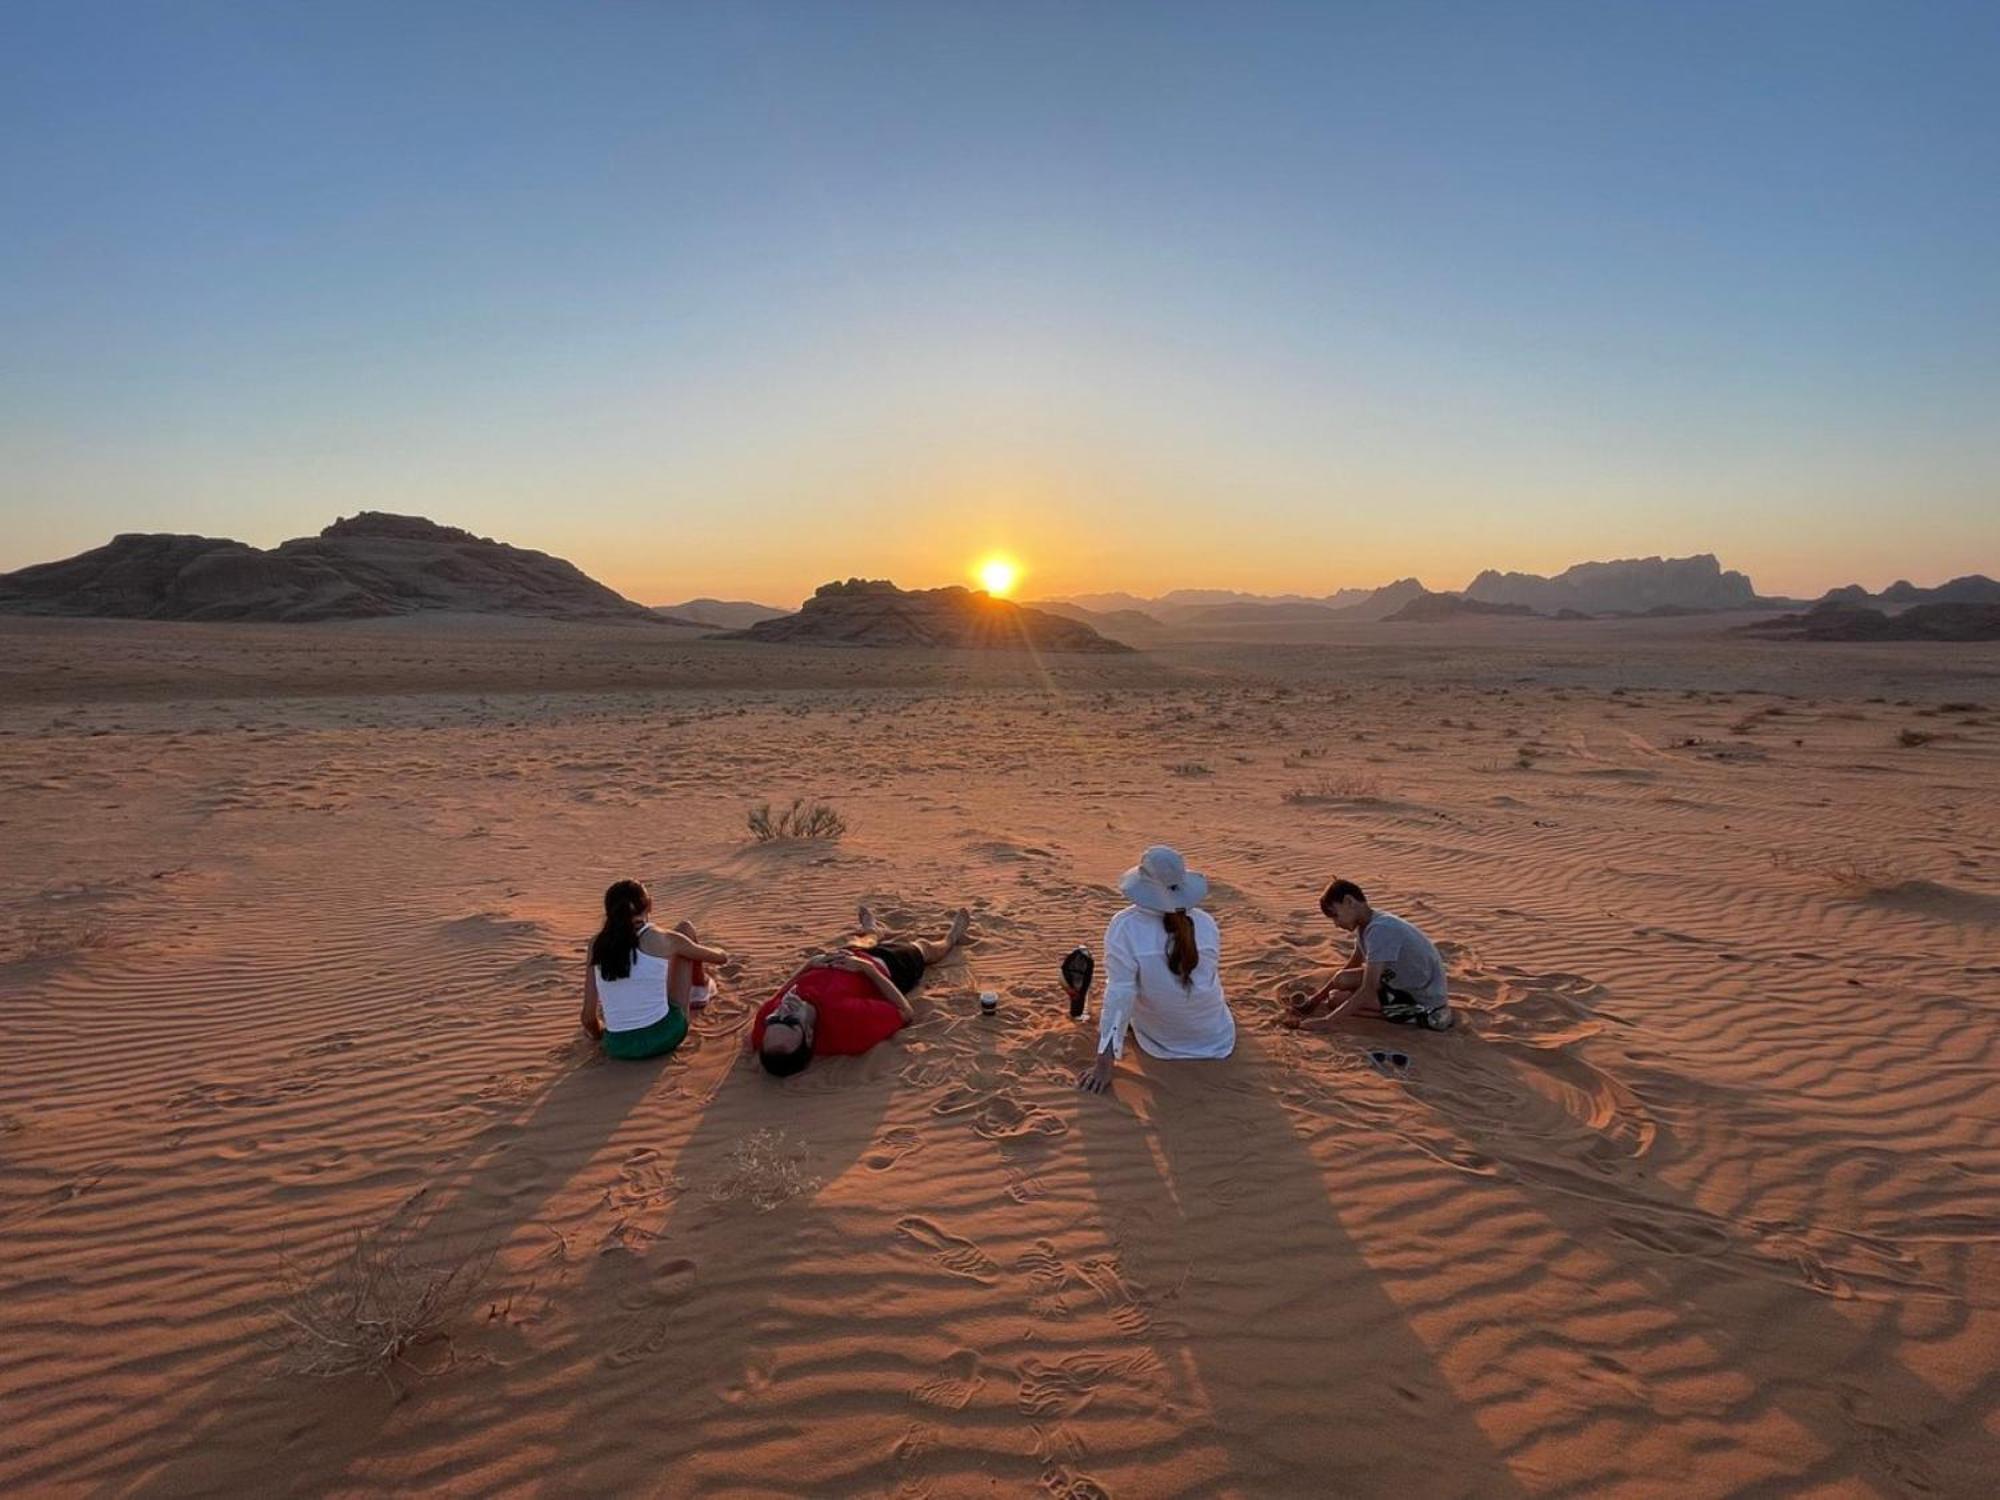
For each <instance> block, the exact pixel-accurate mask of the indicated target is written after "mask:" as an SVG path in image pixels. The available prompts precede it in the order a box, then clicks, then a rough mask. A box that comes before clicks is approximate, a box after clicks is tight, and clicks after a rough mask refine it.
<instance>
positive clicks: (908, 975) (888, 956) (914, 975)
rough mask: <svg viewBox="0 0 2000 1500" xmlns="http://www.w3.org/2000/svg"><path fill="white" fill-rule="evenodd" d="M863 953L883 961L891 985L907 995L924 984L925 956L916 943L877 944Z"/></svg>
mask: <svg viewBox="0 0 2000 1500" xmlns="http://www.w3.org/2000/svg"><path fill="white" fill-rule="evenodd" d="M861 951H862V952H864V953H866V954H869V955H870V956H871V957H874V958H879V959H881V960H882V963H883V966H884V967H886V968H887V969H888V971H889V983H891V984H893V985H894V986H895V987H896V988H897V989H899V990H901V991H902V992H903V993H904V994H906V995H907V994H909V993H910V991H911V990H913V989H915V988H916V987H917V986H918V985H920V984H922V983H923V982H924V956H923V954H921V953H919V952H918V951H917V946H916V944H914V943H877V944H876V945H875V946H874V947H872V948H864V949H862V950H861Z"/></svg>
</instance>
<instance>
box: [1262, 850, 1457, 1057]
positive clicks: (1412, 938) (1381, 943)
mask: <svg viewBox="0 0 2000 1500" xmlns="http://www.w3.org/2000/svg"><path fill="white" fill-rule="evenodd" d="M1319 909H1320V910H1321V911H1323V912H1325V913H1326V914H1327V916H1328V917H1330V918H1331V919H1332V921H1333V924H1334V926H1336V927H1338V928H1340V930H1341V931H1343V932H1351V933H1354V934H1355V938H1356V941H1355V944H1354V952H1353V953H1352V954H1351V955H1350V956H1349V958H1348V960H1347V962H1346V963H1345V964H1343V965H1342V966H1341V968H1340V971H1339V972H1338V973H1336V974H1335V975H1334V976H1333V978H1331V979H1329V980H1328V981H1327V982H1326V983H1325V984H1323V985H1321V986H1320V987H1319V989H1318V990H1316V991H1314V992H1313V993H1312V994H1310V995H1307V996H1305V997H1303V998H1302V999H1299V1000H1295V1001H1294V1002H1293V1003H1292V1023H1293V1024H1294V1025H1302V1026H1306V1027H1308V1028H1309V1029H1313V1030H1317V1029H1318V1028H1319V1027H1321V1026H1324V1025H1326V1024H1328V1023H1329V1022H1331V1021H1334V1020H1336V1019H1338V1018H1339V1017H1341V1016H1344V1015H1355V1016H1379V1017H1381V1019H1383V1020H1385V1021H1395V1022H1397V1023H1399V1024H1401V1025H1404V1026H1426V1027H1429V1028H1430V1029H1431V1030H1432V1031H1444V1030H1447V1029H1448V1028H1449V1027H1450V1026H1451V1024H1452V1019H1453V1018H1452V1013H1451V1005H1450V1001H1449V997H1448V995H1447V994H1446V992H1445V979H1444V960H1443V959H1442V958H1440V957H1439V956H1438V951H1437V945H1436V944H1435V943H1433V942H1432V941H1431V940H1430V939H1429V938H1427V937H1425V936H1424V934H1423V933H1422V932H1421V931H1419V930H1418V929H1417V928H1416V926H1415V925H1413V924H1412V923H1409V922H1406V921H1404V920H1403V919H1402V918H1401V917H1399V916H1396V915H1395V914H1394V913H1392V912H1386V911H1377V910H1375V908H1374V907H1372V906H1370V905H1369V904H1368V898H1367V896H1366V895H1364V894H1363V893H1362V890H1361V887H1360V886H1358V885H1356V884H1355V883H1354V882H1353V881H1351V880H1336V881H1334V882H1333V883H1332V884H1331V885H1329V886H1328V887H1327V888H1326V892H1325V894H1324V895H1322V896H1321V897H1320V898H1319ZM1329 1001H1332V1002H1333V1004H1332V1005H1331V1008H1329V1009H1328V1010H1327V1012H1326V1014H1325V1015H1323V1016H1319V1017H1317V1018H1316V1019H1312V1020H1308V1019H1307V1018H1308V1017H1312V1016H1313V1014H1314V1012H1315V1011H1317V1010H1318V1009H1319V1007H1320V1006H1321V1005H1323V1004H1326V1003H1327V1002H1329Z"/></svg>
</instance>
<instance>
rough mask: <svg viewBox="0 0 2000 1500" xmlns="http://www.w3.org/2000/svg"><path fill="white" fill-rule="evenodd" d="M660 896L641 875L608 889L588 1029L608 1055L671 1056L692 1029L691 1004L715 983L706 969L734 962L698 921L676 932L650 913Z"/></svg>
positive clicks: (590, 981)
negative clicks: (706, 939)
mask: <svg viewBox="0 0 2000 1500" xmlns="http://www.w3.org/2000/svg"><path fill="white" fill-rule="evenodd" d="M652 910H653V898H652V897H651V896H649V895H648V894H647V893H646V888H645V887H644V886H643V885H641V884H639V882H638V881H636V880H620V881H616V882H614V883H613V884H612V886H611V887H610V889H608V890H607V891H605V893H604V926H603V927H601V928H600V929H599V930H598V933H597V936H596V937H594V938H592V939H591V940H590V957H589V958H588V959H587V960H586V961H585V963H584V968H583V1016H582V1021H583V1029H584V1032H585V1033H586V1034H587V1035H588V1036H590V1037H591V1038H592V1039H593V1040H595V1041H596V1042H597V1044H598V1045H599V1046H601V1047H602V1048H603V1049H604V1052H605V1055H606V1056H608V1057H624V1058H641V1057H664V1056H665V1055H666V1054H667V1053H669V1052H671V1051H673V1050H674V1048H676V1047H678V1046H679V1045H680V1044H681V1040H682V1039H683V1038H684V1037H686V1035H687V1030H688V1007H689V1006H690V1005H692V1006H694V1007H696V1008H697V1009H699V1008H700V1006H701V1005H704V1004H706V1003H707V1001H708V997H709V995H710V993H711V988H710V986H709V984H708V979H707V975H706V973H705V972H704V969H705V967H706V966H707V965H709V964H720V963H727V962H728V961H729V955H728V954H727V953H725V952H724V951H723V950H722V949H720V948H710V947H707V946H705V945H704V944H702V943H701V942H700V941H699V939H698V937H697V935H696V933H695V930H694V924H693V923H692V922H683V923H681V924H680V925H679V926H678V927H676V928H674V930H673V931H671V932H665V931H662V930H661V929H660V928H658V927H655V926H654V925H653V924H652V923H651V922H650V921H648V920H647V918H648V917H649V916H651V914H652Z"/></svg>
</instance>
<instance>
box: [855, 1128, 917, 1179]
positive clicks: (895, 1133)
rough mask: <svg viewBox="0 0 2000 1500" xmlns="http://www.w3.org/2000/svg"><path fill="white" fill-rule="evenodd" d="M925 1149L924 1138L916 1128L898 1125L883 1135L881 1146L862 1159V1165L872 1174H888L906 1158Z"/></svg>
mask: <svg viewBox="0 0 2000 1500" xmlns="http://www.w3.org/2000/svg"><path fill="white" fill-rule="evenodd" d="M923 1149H924V1138H923V1137H922V1136H921V1135H919V1134H918V1133H917V1131H916V1128H915V1127H914V1126H910V1125H897V1126H895V1127H893V1128H892V1129H889V1130H886V1131H884V1132H883V1134H882V1140H881V1144H879V1145H878V1146H876V1147H875V1149H874V1150H873V1151H870V1152H869V1153H868V1154H867V1155H866V1156H864V1157H862V1158H861V1164H862V1165H863V1166H865V1167H867V1168H868V1170H869V1171H871V1172H886V1171H888V1170H889V1168H891V1167H893V1166H895V1165H896V1163H897V1162H899V1161H901V1160H902V1159H903V1158H904V1157H906V1156H914V1155H916V1154H917V1153H918V1152H919V1151H921V1150H923Z"/></svg>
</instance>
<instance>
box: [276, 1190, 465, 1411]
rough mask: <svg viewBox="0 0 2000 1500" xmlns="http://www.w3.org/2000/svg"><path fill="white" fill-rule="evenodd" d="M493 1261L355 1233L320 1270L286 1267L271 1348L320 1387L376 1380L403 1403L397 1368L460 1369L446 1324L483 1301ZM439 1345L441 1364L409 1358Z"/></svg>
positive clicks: (281, 1270)
mask: <svg viewBox="0 0 2000 1500" xmlns="http://www.w3.org/2000/svg"><path fill="white" fill-rule="evenodd" d="M494 1254H495V1251H494V1250H493V1249H492V1248H491V1247H487V1248H482V1249H478V1250H461V1251H458V1252H451V1253H443V1254H440V1255H438V1256H436V1257H434V1258H426V1257H423V1256H421V1255H419V1254H418V1253H417V1252H416V1250H415V1248H414V1247H413V1246H412V1245H411V1244H410V1243H409V1241H408V1239H407V1238H406V1237H405V1236H403V1235H402V1234H400V1233H399V1232H398V1231H395V1230H393V1229H387V1228H374V1229H357V1230H355V1231H354V1232H353V1233H352V1234H351V1235H350V1236H349V1237H348V1238H347V1240H346V1241H345V1242H344V1243H343V1244H341V1245H340V1246H339V1247H338V1248H336V1249H335V1250H334V1251H332V1252H331V1253H330V1254H329V1255H327V1256H326V1258H325V1259H324V1260H323V1261H321V1262H320V1263H318V1264H317V1265H311V1266H308V1265H305V1264H302V1263H301V1262H299V1261H296V1260H293V1259H291V1258H290V1257H285V1258H283V1259H281V1260H280V1262H279V1266H278V1291H277V1293H276V1295H275V1296H273V1298H272V1299H271V1303H270V1310H271V1313H272V1315H273V1316H274V1317H275V1318H276V1320H277V1323H276V1326H275V1327H274V1328H273V1329H272V1330H271V1332H270V1335H269V1340H268V1341H269V1343H270V1345H271V1348H272V1349H273V1351H274V1352H275V1353H276V1354H277V1356H278V1364H279V1368H280V1369H281V1370H282V1371H283V1372H284V1373H285V1374H288V1375H309V1376H313V1377H315V1378H318V1379H323V1380H332V1379H337V1378H338V1377H340V1376H343V1375H363V1374H366V1375H379V1376H381V1377H382V1378H383V1379H384V1380H385V1381H387V1382H388V1383H389V1388H390V1389H391V1390H392V1391H395V1392H396V1393H397V1394H398V1395H401V1388H400V1387H398V1386H397V1384H396V1379H395V1372H396V1370H397V1369H398V1368H402V1369H405V1370H409V1371H411V1372H413V1373H415V1374H418V1375H429V1374H436V1373H438V1372H439V1371H441V1370H444V1369H449V1368H450V1367H451V1365H452V1364H453V1363H454V1358H453V1355H452V1353H451V1350H450V1338H451V1335H450V1333H449V1331H448V1329H449V1326H450V1324H451V1323H452V1322H453V1321H454V1320H456V1319H457V1318H458V1317H459V1316H460V1315H461V1314H462V1313H464V1312H465V1310H466V1309H467V1308H468V1307H469V1306H471V1304H472V1303H473V1301H474V1300H475V1299H476V1298H477V1297H478V1295H479V1291H480V1287H481V1285H482V1284H483V1283H484V1282H485V1280H486V1277H487V1273H488V1272H489V1271H490V1270H491V1269H492V1266H493V1257H494ZM437 1343H443V1344H444V1345H445V1356H444V1358H443V1360H442V1361H440V1362H439V1363H437V1364H433V1365H429V1366H423V1365H419V1364H417V1363H415V1362H414V1361H413V1360H412V1358H411V1356H412V1355H413V1354H414V1353H415V1352H416V1351H417V1350H419V1349H421V1348H425V1347H427V1346H429V1345H433V1344H437Z"/></svg>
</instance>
